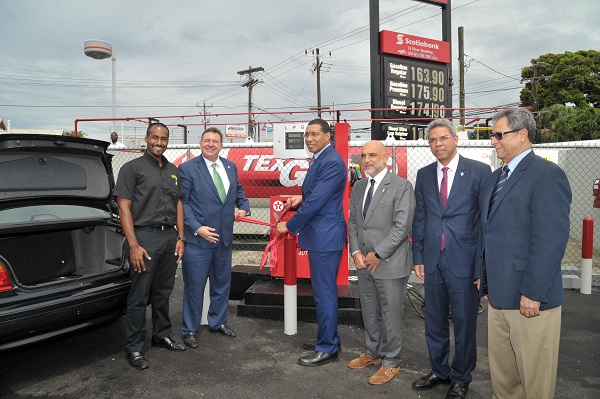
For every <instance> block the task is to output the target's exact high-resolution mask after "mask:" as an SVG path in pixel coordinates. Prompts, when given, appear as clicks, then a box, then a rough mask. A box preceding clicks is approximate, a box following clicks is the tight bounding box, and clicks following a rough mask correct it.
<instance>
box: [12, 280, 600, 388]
mask: <svg viewBox="0 0 600 399" xmlns="http://www.w3.org/2000/svg"><path fill="white" fill-rule="evenodd" d="M181 295H182V278H181V274H180V271H178V276H177V278H176V287H175V290H174V292H173V295H172V299H171V315H172V322H173V326H174V333H173V337H176V338H177V339H178V340H181V337H180V335H179V333H178V330H179V326H180V322H181ZM236 304H237V301H230V306H229V315H228V317H229V320H228V325H229V326H230V327H232V328H233V329H234V330H235V331H236V332H237V333H238V337H237V338H233V339H231V338H226V337H223V336H221V335H219V334H210V333H209V332H208V331H207V329H206V327H203V329H202V332H201V334H200V336H199V344H200V347H199V348H197V349H195V350H192V349H187V350H186V351H185V352H170V351H168V350H165V349H162V348H153V347H150V345H149V344H148V343H149V342H150V330H148V337H147V340H146V342H147V345H146V348H145V350H144V354H145V356H146V359H147V360H148V362H149V363H150V368H149V369H148V370H145V371H138V370H135V369H133V368H131V367H129V365H128V364H127V363H126V361H125V359H124V352H123V345H124V330H125V320H124V318H120V319H117V320H116V321H115V322H113V323H111V324H108V325H105V326H102V327H100V328H96V329H93V330H90V331H87V332H84V333H80V334H76V335H73V336H71V337H68V338H64V339H60V340H55V341H52V342H47V343H44V344H40V345H37V346H34V347H29V348H27V349H23V350H19V351H16V352H11V353H8V354H3V355H2V356H1V357H0V397H1V398H6V399H12V398H19V399H26V398H27V399H29V398H61V399H64V398H128V399H137V398H161V399H163V398H167V399H170V398H211V399H212V398H232V399H237V398H240V399H241V398H257V399H259V398H260V399H266V398H300V399H307V398H324V399H327V398H344V399H349V398H367V397H368V398H377V397H393V398H406V399H410V398H444V396H445V394H446V389H447V386H438V387H436V388H434V389H433V390H431V391H415V390H413V389H412V388H411V383H412V382H413V381H414V380H416V379H417V378H419V377H420V376H422V375H424V374H426V373H428V372H429V361H428V357H427V347H426V344H425V338H424V323H423V320H422V319H420V318H419V317H418V315H417V313H416V312H415V311H414V309H412V307H411V306H410V305H409V304H408V302H407V304H406V308H405V309H406V310H405V319H404V320H405V325H406V330H405V343H404V348H403V362H402V365H401V371H400V374H399V376H397V377H396V378H394V379H393V380H392V381H391V382H389V383H387V384H385V385H380V386H371V385H369V384H368V383H367V380H368V378H369V377H370V376H371V374H373V373H374V372H375V371H376V370H377V368H376V366H369V367H367V368H365V369H361V370H350V369H348V368H347V367H346V363H347V362H348V361H350V360H351V359H353V358H354V357H355V356H357V355H359V354H360V353H361V352H362V351H363V330H362V328H360V327H356V326H349V325H341V326H340V327H339V332H340V335H341V337H342V352H341V354H340V361H339V362H337V363H331V364H327V365H323V366H320V367H313V368H307V367H302V366H300V365H298V364H296V361H297V358H298V357H299V356H300V355H302V354H303V353H307V352H303V351H302V349H301V343H302V341H303V340H306V339H311V338H314V337H316V331H317V326H316V324H311V323H299V325H298V334H297V335H293V336H288V335H285V334H284V333H283V322H282V321H271V320H263V319H250V318H245V317H238V316H237V315H236ZM484 307H485V310H484V312H483V313H482V314H481V315H480V316H479V321H478V333H477V340H478V342H477V345H478V362H477V368H476V370H475V372H474V375H473V382H472V383H471V385H470V391H469V395H468V398H471V399H476V398H490V397H491V386H490V376H489V371H488V358H487V342H486V334H487V328H486V320H487V304H484ZM148 320H150V313H148ZM556 397H557V398H600V289H599V288H594V289H593V291H592V295H582V294H580V293H579V291H576V290H565V303H564V305H563V315H562V335H561V348H560V357H559V367H558V381H557V388H556Z"/></svg>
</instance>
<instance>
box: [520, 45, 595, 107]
mask: <svg viewBox="0 0 600 399" xmlns="http://www.w3.org/2000/svg"><path fill="white" fill-rule="evenodd" d="M531 64H532V66H528V67H525V68H523V70H522V71H521V78H522V79H523V80H524V81H527V83H526V84H525V88H524V89H523V90H521V96H520V99H521V104H522V105H523V106H532V107H533V108H534V110H536V109H537V110H541V109H543V108H546V107H550V106H551V105H554V104H564V105H567V104H574V105H575V106H577V107H582V106H585V105H589V106H591V107H593V108H600V52H598V51H596V50H580V51H577V52H574V53H573V52H570V51H567V52H565V53H564V54H544V55H541V56H539V57H538V58H534V59H532V60H531ZM535 86H537V90H536V87H535ZM536 91H537V100H538V101H537V102H538V104H537V108H536V107H535V104H534V103H535V97H536Z"/></svg>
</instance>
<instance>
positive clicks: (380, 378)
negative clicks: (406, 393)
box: [369, 366, 400, 385]
mask: <svg viewBox="0 0 600 399" xmlns="http://www.w3.org/2000/svg"><path fill="white" fill-rule="evenodd" d="M398 374H400V367H388V366H381V368H380V369H379V370H377V372H376V373H375V374H373V375H372V376H371V378H369V384H371V385H381V384H385V383H386V382H390V381H391V380H392V378H394V377H395V376H397V375H398Z"/></svg>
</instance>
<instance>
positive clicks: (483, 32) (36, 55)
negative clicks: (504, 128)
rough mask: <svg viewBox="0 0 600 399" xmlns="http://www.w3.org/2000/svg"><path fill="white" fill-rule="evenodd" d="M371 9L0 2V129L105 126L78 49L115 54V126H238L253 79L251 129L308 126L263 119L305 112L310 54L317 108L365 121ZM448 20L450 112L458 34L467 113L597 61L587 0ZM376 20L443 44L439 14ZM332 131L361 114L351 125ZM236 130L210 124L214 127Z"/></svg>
mask: <svg viewBox="0 0 600 399" xmlns="http://www.w3.org/2000/svg"><path fill="white" fill-rule="evenodd" d="M368 3H369V2H368V1H367V0H327V1H323V0H298V1H291V0H288V1H281V0H255V1H243V0H220V1H202V0H172V1H163V0H128V1H123V0H103V1H95V2H91V1H80V0H54V1H51V0H46V1H42V0H18V1H17V0H14V1H13V0H0V117H2V118H3V119H4V120H5V122H6V121H7V120H10V121H11V126H12V128H13V129H30V128H31V129H33V128H42V129H65V130H73V122H74V120H75V119H76V118H109V117H111V115H112V110H111V99H112V97H111V62H110V60H94V59H91V58H89V57H86V56H85V55H84V52H83V43H84V41H85V40H87V39H101V40H106V41H108V42H110V43H111V44H112V46H113V49H114V52H115V55H116V58H117V62H116V70H117V72H116V76H117V116H118V117H144V116H168V115H174V116H175V115H195V114H201V113H202V112H203V111H202V108H201V107H202V106H203V104H206V106H207V107H209V108H207V111H208V112H210V113H213V114H221V115H222V114H224V113H242V112H246V111H247V107H248V89H247V88H245V87H242V86H241V84H242V83H243V82H244V81H245V79H246V77H242V76H240V75H238V74H237V71H240V70H244V69H247V68H248V67H249V66H253V67H258V66H261V67H263V68H264V72H260V73H257V74H256V78H257V79H261V80H262V81H263V82H262V83H260V84H257V85H256V86H255V87H254V90H253V105H254V106H255V111H262V112H264V114H261V115H257V116H256V120H257V121H261V122H264V121H266V120H272V121H278V120H281V119H282V118H288V119H289V118H293V119H312V118H313V117H316V114H300V115H293V116H292V115H290V114H288V115H281V114H273V113H274V112H281V111H290V110H294V111H300V110H307V109H308V108H309V107H315V106H316V104H317V100H316V75H315V73H314V71H313V66H314V61H315V60H314V57H313V56H312V54H311V52H310V51H311V49H315V48H319V49H320V53H321V54H322V55H325V56H324V57H323V59H322V61H323V68H322V77H321V87H322V106H329V107H333V106H334V105H335V108H336V109H344V110H349V109H364V108H369V107H370V88H369V85H370V81H369V79H370V78H369V30H368V23H369V8H368ZM452 10H453V11H452V40H453V43H452V60H453V67H454V68H453V69H454V73H453V75H454V82H455V86H454V96H453V103H454V106H455V107H458V95H457V93H458V72H457V67H458V62H457V61H456V60H457V57H458V50H457V37H458V34H457V31H458V27H459V26H463V27H464V32H465V33H464V36H465V54H466V59H467V66H468V69H467V73H466V78H465V87H466V99H467V100H466V105H467V107H494V106H503V105H508V104H517V103H518V101H519V91H520V89H521V88H522V87H523V84H522V83H521V80H520V70H521V69H522V68H523V67H525V66H528V65H530V61H531V59H532V58H537V57H538V56H540V55H542V54H546V53H564V52H565V51H577V50H589V49H596V50H598V49H599V48H600V30H599V29H598V21H600V2H599V1H597V0H572V1H564V0H543V1H542V0H500V1H493V0H452ZM380 19H381V25H380V29H386V30H393V31H398V32H402V33H407V34H409V35H416V36H422V37H428V38H432V39H437V40H441V38H442V33H441V11H440V9H439V7H436V6H432V5H427V4H424V3H421V2H417V1H413V0H395V1H392V0H380ZM305 50H308V51H309V55H308V56H307V55H305ZM329 53H331V55H329ZM342 117H346V118H348V119H361V118H362V119H368V118H369V114H368V113H367V112H349V111H348V112H344V113H343V114H342ZM245 120H247V117H246V116H226V117H225V116H219V117H212V118H211V122H212V123H215V124H217V123H218V124H225V123H235V122H243V121H245ZM161 121H163V122H165V123H169V124H172V123H175V124H191V125H192V126H190V128H189V129H190V132H191V134H192V137H193V135H194V134H198V133H200V132H201V130H202V126H194V124H201V123H202V118H200V117H191V118H184V119H182V118H172V119H161ZM351 125H352V127H353V128H357V127H365V126H369V123H368V122H363V121H358V120H357V121H355V122H352V123H351ZM134 127H135V129H134ZM79 129H80V130H83V131H85V132H87V133H88V136H90V137H93V138H100V139H105V140H108V137H109V133H110V129H111V128H110V122H94V123H92V122H86V123H82V124H81V125H80V126H79ZM143 129H144V128H143V125H142V124H140V123H135V122H123V123H122V124H121V122H119V123H118V125H117V131H118V132H119V133H120V132H122V131H123V132H124V135H125V136H126V137H130V136H131V135H132V134H133V133H134V132H135V133H138V132H141V131H142V130H143ZM138 134H139V133H138ZM174 135H175V136H176V137H179V136H180V132H179V131H178V130H174ZM175 142H176V141H175ZM179 142H181V141H179ZM126 144H127V142H126Z"/></svg>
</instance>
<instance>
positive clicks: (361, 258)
mask: <svg viewBox="0 0 600 399" xmlns="http://www.w3.org/2000/svg"><path fill="white" fill-rule="evenodd" d="M352 259H354V265H355V266H356V268H357V269H359V270H360V269H364V268H365V267H367V265H365V255H363V253H362V252H360V251H358V252H356V253H355V254H354V255H352Z"/></svg>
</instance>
